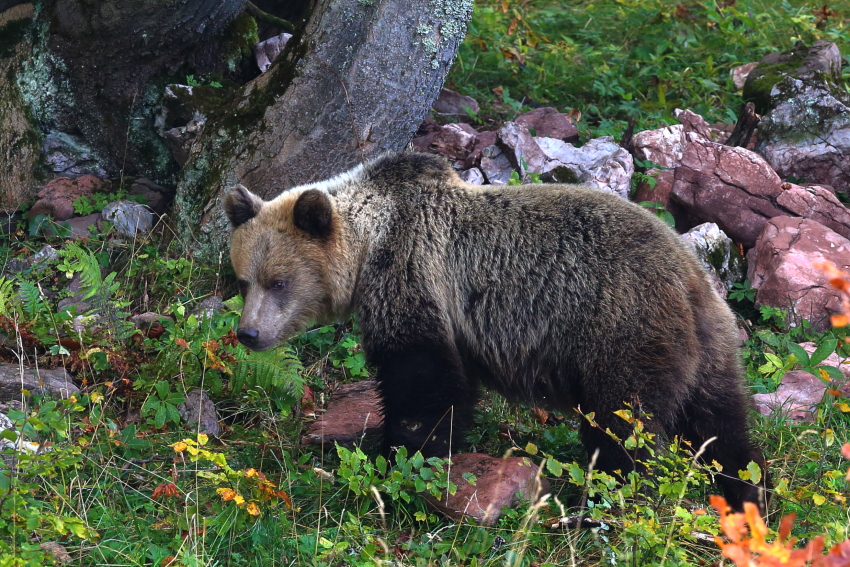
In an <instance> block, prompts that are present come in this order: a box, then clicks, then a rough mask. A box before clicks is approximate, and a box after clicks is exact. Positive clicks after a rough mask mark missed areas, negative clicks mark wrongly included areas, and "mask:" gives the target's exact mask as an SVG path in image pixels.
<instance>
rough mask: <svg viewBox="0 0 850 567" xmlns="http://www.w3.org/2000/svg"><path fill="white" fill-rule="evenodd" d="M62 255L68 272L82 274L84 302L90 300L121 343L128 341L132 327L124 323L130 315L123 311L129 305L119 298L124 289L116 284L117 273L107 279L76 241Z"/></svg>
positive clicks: (92, 256)
mask: <svg viewBox="0 0 850 567" xmlns="http://www.w3.org/2000/svg"><path fill="white" fill-rule="evenodd" d="M59 254H60V256H62V258H63V259H64V267H66V268H67V269H68V271H70V272H79V274H80V284H81V285H80V292H81V293H82V300H83V301H89V300H91V302H92V304H93V307H94V311H95V312H96V313H99V314H100V315H101V316H102V317H103V318H104V319H105V320H106V321H107V322H108V324H109V328H110V329H111V331H112V333H113V335H114V336H116V337H117V338H118V339H120V340H123V339H125V338H127V337H128V336H129V334H130V332H131V331H132V329H133V325H132V323H129V322H128V321H126V320H125V319H126V317H127V315H129V313H128V312H126V311H125V310H124V308H125V307H127V306H128V305H129V304H130V302H129V301H123V300H119V299H117V298H116V295H117V293H118V290H119V289H120V287H121V282H116V281H115V277H116V276H117V274H116V273H115V272H110V273H109V274H108V275H107V276H106V277H105V278H104V277H103V274H102V273H101V271H100V263H99V262H98V261H97V258H96V257H95V255H94V254H93V253H92V252H91V251H90V250H86V249H84V248H83V247H81V246H80V245H79V244H76V243H74V242H69V243H68V244H67V245H66V247H65V249H64V250H62V251H60V252H59Z"/></svg>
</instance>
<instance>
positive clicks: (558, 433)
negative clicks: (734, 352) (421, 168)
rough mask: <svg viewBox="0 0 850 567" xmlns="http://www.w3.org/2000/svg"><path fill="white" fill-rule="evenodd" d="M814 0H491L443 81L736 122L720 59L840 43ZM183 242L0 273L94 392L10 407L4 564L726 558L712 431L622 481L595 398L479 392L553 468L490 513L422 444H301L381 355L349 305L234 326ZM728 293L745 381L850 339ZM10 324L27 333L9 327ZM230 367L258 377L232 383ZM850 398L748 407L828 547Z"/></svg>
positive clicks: (508, 102) (754, 382) (93, 253)
mask: <svg viewBox="0 0 850 567" xmlns="http://www.w3.org/2000/svg"><path fill="white" fill-rule="evenodd" d="M725 4H729V2H726V3H725ZM819 7H820V6H819V5H816V4H813V3H804V2H799V1H795V2H780V3H775V2H767V1H766V0H764V1H759V0H739V1H738V2H737V3H735V2H733V3H731V4H729V5H724V4H721V3H687V2H685V3H681V4H670V3H665V2H660V1H655V0H620V1H613V0H606V1H601V2H587V1H578V2H571V3H569V4H567V3H565V2H555V1H552V0H546V1H524V2H507V1H505V2H502V1H501V0H498V1H486V2H479V3H478V4H477V6H476V12H475V15H474V21H473V22H472V25H471V26H470V33H469V35H468V37H467V39H466V41H465V42H464V45H463V47H462V49H461V52H460V54H459V57H458V60H457V63H456V65H455V67H454V69H453V70H452V73H451V75H450V77H449V81H450V86H452V87H453V88H457V89H458V90H460V91H461V92H463V93H464V94H469V95H472V96H475V97H476V98H477V99H478V100H479V101H480V102H481V103H482V110H481V112H480V113H479V114H478V116H477V117H476V119H477V120H478V122H479V125H480V126H483V127H487V126H492V125H493V124H495V123H496V122H497V121H502V120H505V119H509V118H512V117H513V116H515V115H516V114H517V113H519V112H521V111H523V110H525V109H527V108H529V107H530V106H532V105H537V104H545V105H554V106H556V107H558V108H559V109H561V110H565V111H567V110H571V109H576V110H579V111H580V112H581V113H582V115H583V116H584V118H583V120H582V122H581V127H582V131H583V134H584V135H585V136H586V137H587V136H591V135H593V136H596V135H601V134H610V133H615V134H616V133H618V132H620V131H622V129H623V127H624V126H625V124H626V120H628V119H629V118H634V119H635V120H636V121H637V124H638V129H641V128H647V127H653V126H656V125H659V124H665V123H668V122H670V121H671V120H672V118H671V114H670V113H671V110H672V109H673V108H674V107H676V106H680V107H688V108H691V109H694V110H696V111H697V112H700V113H701V114H703V115H704V116H706V117H707V118H708V119H709V120H718V121H721V120H722V121H728V120H732V119H733V118H734V116H735V113H736V111H737V108H738V106H739V105H740V103H741V99H740V95H739V93H737V92H735V89H734V87H732V85H731V82H730V80H729V78H728V73H729V70H730V69H731V68H732V67H733V66H734V65H737V64H740V63H745V62H748V61H754V60H757V59H759V58H760V57H761V56H763V55H764V54H766V53H768V52H771V51H774V50H776V49H780V48H784V47H787V46H789V45H791V43H792V42H794V41H796V40H797V39H802V40H804V41H811V40H813V39H814V38H824V39H829V40H832V41H837V42H838V43H839V45H840V47H842V49H843V50H844V51H845V52H846V51H847V47H848V43H849V42H848V41H847V40H848V35H847V33H848V32H847V28H846V18H847V17H848V15H849V14H848V13H846V12H840V13H838V14H836V15H833V16H830V17H829V18H827V19H826V20H824V19H823V18H820V17H819V16H818V13H817V10H816V9H817V8H819ZM833 9H836V10H837V7H834V8H833ZM514 22H515V23H514ZM845 77H846V76H845ZM498 87H501V88H498ZM494 89H495V90H496V93H498V94H496V93H494V92H493V91H494ZM89 205H90V206H96V203H89ZM28 228H30V227H27V226H22V227H21V228H20V230H18V231H16V232H14V233H13V234H11V235H6V236H4V238H0V259H2V260H3V262H4V265H6V264H7V263H8V262H10V261H11V260H12V259H13V258H24V257H27V256H30V255H32V254H33V253H34V252H35V251H37V250H38V249H40V248H41V246H42V245H43V244H44V243H47V242H50V243H52V244H54V245H56V246H57V248H58V247H59V246H60V245H61V244H62V241H61V240H59V239H55V238H50V237H45V236H43V235H41V234H32V235H30V234H29V233H28V230H27V229H28ZM172 239H173V232H172V231H171V230H169V227H168V226H166V225H160V226H159V227H158V228H157V229H156V230H155V231H154V232H153V233H152V234H151V235H150V237H149V239H148V240H147V241H144V242H137V243H133V244H120V243H116V242H115V241H113V240H112V239H111V238H110V235H109V234H93V235H92V238H91V239H89V240H88V242H87V243H86V244H85V246H83V247H78V248H74V247H70V246H65V247H64V248H63V250H64V252H63V255H62V256H61V257H60V258H59V259H57V260H54V261H51V262H50V263H48V264H46V265H44V266H42V267H40V268H36V269H32V270H27V271H26V272H25V273H24V274H23V275H22V277H21V278H20V280H21V281H18V279H17V278H16V279H15V280H14V281H13V280H12V279H7V280H5V283H4V280H2V279H0V344H2V338H3V337H4V336H5V337H7V340H9V341H11V343H10V344H11V345H12V346H9V343H7V346H0V358H2V359H3V361H5V362H8V363H18V362H21V361H23V362H24V363H26V364H27V365H35V364H36V363H37V364H38V365H39V366H42V367H45V366H56V365H65V366H67V367H69V368H72V369H73V371H74V372H75V374H76V376H77V378H78V379H79V380H81V382H82V389H83V392H84V393H83V394H82V395H81V396H78V399H76V400H71V401H64V402H58V403H56V402H54V401H52V400H49V399H43V398H39V397H37V396H35V397H27V398H26V401H27V404H28V406H27V409H26V411H23V412H17V413H15V412H14V411H11V412H9V415H10V417H12V418H13V419H14V420H15V421H16V429H18V430H19V431H21V432H22V433H23V434H24V435H25V436H26V437H27V438H28V439H29V440H31V441H33V442H36V443H40V444H41V445H42V446H43V447H44V449H42V450H41V451H40V452H38V453H34V454H21V455H20V456H19V463H18V464H19V466H18V467H15V468H11V469H9V468H7V469H3V470H0V566H5V565H40V564H50V563H51V560H50V558H49V557H47V556H46V555H45V552H44V551H43V550H41V548H40V544H41V543H43V542H49V541H56V542H59V543H61V544H62V545H63V546H64V547H65V548H66V549H67V550H68V552H69V553H70V554H71V556H72V560H73V564H75V565H152V566H157V567H160V566H166V565H175V566H176V565H186V566H189V565H193V566H194V565H239V566H241V565H246V566H248V565H252V566H253V565H256V566H271V565H329V566H330V565H332V566H337V565H357V566H361V565H364V566H365V565H415V566H419V565H422V566H425V565H429V566H430V565H475V566H479V565H481V566H483V565H487V566H495V565H507V566H535V567H545V566H549V565H585V564H588V565H621V564H632V565H640V564H647V565H649V564H651V565H660V564H664V565H693V564H718V562H719V561H720V551H719V549H718V548H717V546H716V545H715V544H714V542H713V541H712V537H713V535H715V534H718V533H720V528H719V525H718V522H717V517H716V516H715V515H714V514H712V513H702V511H703V510H704V509H707V508H708V497H709V495H710V494H712V493H713V492H716V491H717V488H716V486H715V485H713V484H711V482H710V479H711V476H712V475H715V474H719V471H717V470H716V469H714V468H712V467H708V468H706V467H698V466H695V465H694V464H693V453H694V452H695V450H697V449H698V448H689V447H686V446H680V445H677V444H676V443H673V442H670V443H668V444H667V446H666V447H665V448H658V447H656V448H654V449H653V450H654V451H655V457H654V459H653V460H652V462H651V463H650V469H651V474H647V475H643V476H639V475H632V476H630V477H629V478H627V479H615V478H611V477H608V476H607V475H604V474H602V473H599V472H598V471H591V470H590V469H591V468H592V467H590V464H589V463H588V462H587V461H586V458H585V456H584V454H583V450H582V448H581V444H580V442H579V438H578V434H577V429H578V424H579V420H580V419H582V418H581V417H578V416H572V415H557V414H551V415H544V414H542V413H540V412H534V411H532V409H533V408H530V407H527V406H520V405H513V404H509V403H507V402H506V401H505V400H504V399H502V398H501V397H500V396H498V395H495V394H487V395H486V396H485V397H484V400H483V401H482V404H481V406H480V408H479V417H478V420H477V425H476V427H475V428H474V430H473V431H472V432H471V434H470V436H469V439H468V447H469V448H472V449H474V450H476V451H480V452H486V453H489V454H491V455H502V454H505V453H506V452H508V451H511V452H513V454H515V455H527V456H529V457H530V458H532V459H533V460H534V461H535V462H536V463H541V464H543V466H544V473H545V474H546V476H547V478H548V480H549V481H550V483H551V485H552V488H553V497H552V498H550V499H549V500H547V501H545V502H541V503H534V504H533V505H527V506H524V507H520V508H518V509H516V510H511V511H508V512H506V514H505V515H504V516H503V518H502V519H501V520H499V522H498V523H497V524H496V525H495V526H492V527H487V528H485V527H479V526H476V525H474V524H472V523H469V522H456V521H451V520H448V519H446V518H443V517H441V516H438V515H437V514H435V513H434V512H433V511H432V510H431V509H429V508H428V507H427V505H426V504H425V501H424V499H423V498H422V490H420V488H421V487H422V486H425V485H427V482H432V483H433V482H442V481H440V480H439V478H438V479H437V480H436V481H435V480H432V477H431V476H430V474H429V473H422V468H421V466H419V463H418V461H413V462H414V463H415V464H416V466H413V464H411V463H410V462H408V463H407V464H404V463H402V464H400V465H397V466H396V468H394V469H388V470H386V471H384V470H383V469H382V465H381V464H380V461H379V460H378V459H376V458H375V456H374V455H361V454H359V453H357V452H356V451H355V452H346V451H339V450H337V449H336V448H334V447H325V448H324V449H320V448H307V447H303V446H301V444H300V439H301V437H302V435H303V434H304V432H305V427H306V423H307V422H308V421H309V420H308V419H306V418H305V416H303V415H302V414H301V409H300V406H299V405H298V404H297V402H298V401H299V399H300V398H301V392H302V388H303V387H304V386H307V387H309V388H310V389H311V390H312V391H313V392H314V393H315V398H316V401H317V403H321V400H322V397H323V396H324V395H325V394H326V393H327V392H329V391H330V390H331V388H332V387H333V386H334V385H336V384H339V383H343V382H349V381H356V380H360V379H362V378H364V377H366V376H368V375H370V369H369V368H368V367H366V366H365V365H364V359H363V354H362V352H361V350H360V348H359V345H358V338H357V327H356V322H349V323H346V324H344V325H340V326H337V327H322V328H318V329H313V330H311V331H310V332H308V333H305V334H304V335H302V336H300V337H297V338H296V339H294V340H293V341H291V342H290V345H289V347H288V348H287V349H280V350H279V354H278V356H277V358H274V359H272V360H266V359H259V358H252V356H253V355H252V354H250V353H247V352H246V351H244V349H242V348H241V347H240V346H238V345H236V344H234V343H233V341H232V340H231V339H232V336H231V335H230V333H229V331H230V329H231V328H232V326H233V324H234V323H235V321H236V317H237V311H238V308H239V302H238V300H233V301H231V300H230V299H231V298H232V296H234V294H235V293H236V291H235V289H234V287H233V282H232V275H231V274H229V273H228V268H227V266H226V265H218V266H204V265H198V264H196V263H195V262H194V261H193V260H192V259H190V258H188V257H181V256H179V255H176V254H175V253H174V252H173V251H172V249H171V248H170V242H171V240H172ZM102 267H103V268H105V272H106V273H105V274H104V273H101V268H102ZM75 274H76V275H77V276H78V277H80V276H85V278H86V279H85V283H84V290H83V291H84V293H91V294H92V300H93V301H95V302H99V303H98V305H99V307H100V308H101V310H102V311H104V312H105V313H108V314H111V315H112V316H111V317H105V318H104V319H103V320H102V321H104V322H105V323H104V324H102V325H100V326H99V330H94V331H86V332H83V333H75V332H70V333H69V334H68V335H67V336H63V334H62V332H61V330H62V329H64V330H66V331H67V329H68V328H69V327H70V325H71V323H72V318H71V317H69V316H67V315H63V314H60V313H57V312H56V309H55V303H56V300H57V299H59V297H52V296H53V295H54V294H56V293H59V294H60V295H61V293H62V291H61V290H63V289H64V288H65V286H66V285H67V284H68V282H69V279H70V278H71V277H73V276H74V275H75ZM21 282H26V283H21ZM19 292H24V293H23V294H21V295H19ZM214 294H220V295H221V296H222V297H223V298H225V299H228V301H227V302H226V305H227V307H226V309H225V310H224V311H225V312H223V313H217V314H215V315H214V316H213V317H212V318H211V319H202V318H199V317H198V316H197V315H193V314H192V310H193V308H194V307H195V306H196V305H197V304H198V303H199V302H200V301H201V300H202V299H204V298H206V297H210V296H212V295H214ZM48 296H51V297H52V299H48ZM732 304H733V307H734V308H735V310H736V312H737V313H738V314H739V316H740V317H741V318H742V319H744V320H746V321H748V322H749V324H750V326H751V328H752V338H751V339H750V340H749V341H748V343H747V345H746V347H745V349H744V353H743V356H744V361H743V362H744V364H745V366H746V368H747V375H748V379H749V381H750V385H751V387H752V389H753V391H770V390H772V389H774V388H775V387H776V384H777V383H778V380H779V379H780V378H781V373H782V372H783V371H784V370H787V369H789V368H795V367H796V366H797V365H798V364H799V362H800V361H799V360H798V359H797V358H792V357H794V354H793V353H794V347H793V344H796V343H799V342H803V341H806V340H814V341H815V342H816V343H817V344H827V345H829V344H832V343H830V341H835V345H836V347H835V348H837V349H838V351H839V352H840V353H841V354H842V355H845V356H846V355H850V352H848V347H847V346H844V339H845V334H844V333H843V332H841V331H833V332H830V333H826V334H815V333H811V332H810V331H809V330H807V329H806V328H805V327H798V328H794V329H790V328H787V327H786V326H785V325H784V323H783V322H782V317H781V316H780V315H779V314H777V313H776V312H773V311H769V310H768V311H765V310H761V311H759V310H756V309H755V308H754V307H753V304H752V290H750V289H749V288H748V286H747V285H741V286H739V287H738V290H737V292H736V294H735V296H734V298H733V301H732ZM143 311H156V312H158V313H162V314H167V315H169V316H170V317H172V318H173V319H174V322H173V323H168V324H166V326H165V329H164V332H163V333H162V335H161V336H154V335H153V334H151V335H147V334H145V333H141V332H137V331H135V330H133V329H131V328H129V327H128V326H127V325H125V324H124V317H125V315H126V314H130V313H138V312H143ZM95 329H98V327H97V326H96V327H95ZM19 340H20V341H21V342H22V343H24V344H27V345H28V346H27V349H26V350H23V351H21V350H19V349H17V348H16V347H15V346H14V345H15V344H16V343H17V342H18V341H19ZM789 345H791V346H789ZM774 360H775V361H776V362H777V364H774V363H773V362H772V361H774ZM811 366H817V364H815V363H812V364H811ZM263 369H265V370H263ZM813 370H814V371H815V372H819V369H818V368H813ZM240 372H241V373H242V374H237V373H240ZM263 372H265V374H263ZM830 372H831V370H830ZM234 375H238V376H240V377H241V378H240V381H241V382H243V383H244V385H240V386H239V387H234V380H233V376H234ZM193 387H204V388H206V389H208V390H210V392H211V394H212V395H213V397H214V398H215V400H216V402H217V403H218V407H219V410H220V411H221V413H222V417H223V419H224V421H225V430H224V432H223V434H222V435H221V437H220V439H213V440H209V439H207V440H204V439H203V437H202V436H199V435H198V433H197V432H196V431H191V430H187V429H185V427H184V426H183V425H182V424H181V422H180V421H179V420H178V419H177V418H176V411H177V405H178V404H179V403H180V401H181V400H182V398H183V396H184V395H185V392H186V391H187V389H190V388H193ZM22 396H23V395H22ZM22 399H23V397H22ZM846 402H847V401H846V400H845V399H838V398H833V397H829V396H828V398H827V399H826V400H824V401H823V402H822V403H821V404H820V405H819V406H818V411H817V413H816V415H815V416H814V421H812V422H802V423H799V422H791V421H786V420H783V419H781V418H778V417H770V418H763V417H760V416H758V417H755V418H754V419H755V420H756V435H757V437H758V440H759V442H760V444H761V445H762V446H763V447H765V450H766V454H767V457H768V459H769V462H770V470H771V474H772V476H773V480H774V483H775V485H776V487H775V490H774V497H773V501H772V504H771V518H772V525H773V526H774V527H775V525H776V523H777V522H776V520H777V519H778V518H779V517H781V516H783V515H785V514H788V513H796V514H797V522H796V524H795V526H794V532H793V533H794V535H795V536H797V537H799V538H803V539H805V540H811V539H812V538H814V537H816V536H819V535H825V536H826V539H827V542H826V543H827V544H828V545H832V544H834V543H836V542H839V541H843V540H844V539H847V538H848V535H850V534H848V530H850V513H848V506H847V504H846V498H847V497H848V492H850V490H848V484H847V482H846V481H845V480H844V475H845V472H846V469H847V466H848V461H847V460H846V459H843V458H842V457H841V456H840V448H841V446H842V444H843V443H845V442H847V441H848V438H847V431H848V426H850V407H848V406H847V403H846ZM633 425H634V428H635V432H634V435H633V436H632V438H630V439H629V440H628V442H629V443H635V444H640V443H643V444H648V446H649V447H651V448H652V447H653V446H652V440H651V439H650V438H649V437H648V435H647V434H646V433H645V432H642V430H641V427H640V425H641V424H640V423H639V422H637V421H635V422H633ZM670 441H672V440H670ZM5 453H6V456H7V457H8V456H10V453H11V452H10V451H5ZM415 458H416V457H415V456H411V459H415ZM4 471H6V472H4ZM252 471H253V472H252ZM724 472H725V473H726V474H737V472H738V471H724ZM259 473H262V475H260V474H259ZM423 475H424V476H423ZM426 477H427V478H426ZM372 488H374V489H375V490H372ZM424 490H428V488H427V487H426V488H424ZM584 497H590V500H589V502H590V504H589V506H590V507H589V508H588V509H587V510H586V511H585V513H586V514H588V515H589V516H590V517H591V518H594V519H596V520H599V521H600V522H602V525H601V527H599V528H597V529H593V530H589V529H582V530H574V529H568V528H564V527H560V526H559V520H560V519H561V518H563V517H566V516H569V515H571V514H574V513H577V511H578V508H577V507H576V505H577V503H579V502H580V501H581V500H582V499H583V498H584ZM240 499H241V502H240Z"/></svg>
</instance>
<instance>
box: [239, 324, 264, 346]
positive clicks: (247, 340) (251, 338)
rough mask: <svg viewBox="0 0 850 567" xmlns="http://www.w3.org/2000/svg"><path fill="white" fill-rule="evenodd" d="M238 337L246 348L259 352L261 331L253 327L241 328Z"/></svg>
mask: <svg viewBox="0 0 850 567" xmlns="http://www.w3.org/2000/svg"><path fill="white" fill-rule="evenodd" d="M236 337H237V338H238V339H239V342H240V343H242V344H243V345H245V346H246V347H248V348H251V349H254V350H257V343H258V342H259V341H258V339H259V338H260V331H258V330H257V329H254V328H253V327H239V330H238V331H236Z"/></svg>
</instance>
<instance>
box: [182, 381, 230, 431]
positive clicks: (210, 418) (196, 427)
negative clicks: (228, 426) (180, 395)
mask: <svg viewBox="0 0 850 567" xmlns="http://www.w3.org/2000/svg"><path fill="white" fill-rule="evenodd" d="M177 411H178V412H180V417H181V418H182V419H183V421H185V422H186V425H188V426H189V427H190V428H191V429H192V431H197V432H198V433H206V434H207V435H212V436H213V437H218V436H219V434H220V433H221V425H220V424H219V419H218V412H216V409H215V404H214V403H213V401H212V400H211V399H210V397H209V395H207V393H206V392H205V391H204V390H192V391H190V392H187V393H186V399H185V401H184V402H183V403H182V404H180V405H178V406H177Z"/></svg>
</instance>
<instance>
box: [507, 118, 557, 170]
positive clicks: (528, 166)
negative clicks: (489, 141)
mask: <svg viewBox="0 0 850 567" xmlns="http://www.w3.org/2000/svg"><path fill="white" fill-rule="evenodd" d="M498 136H499V141H498V144H499V145H500V146H501V147H502V151H503V153H504V154H505V156H507V158H508V160H510V162H511V165H512V166H513V167H514V169H516V170H518V171H519V173H520V176H522V177H523V178H525V177H526V176H527V174H528V173H543V172H545V171H547V170H546V165H547V163H548V161H549V159H548V157H547V156H546V154H544V153H543V150H541V148H540V146H538V145H537V142H536V141H535V139H534V138H533V137H532V135H531V133H530V132H529V131H528V128H526V127H525V126H523V125H521V124H517V123H516V122H505V124H504V125H503V126H502V127H501V128H499V132H498Z"/></svg>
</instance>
